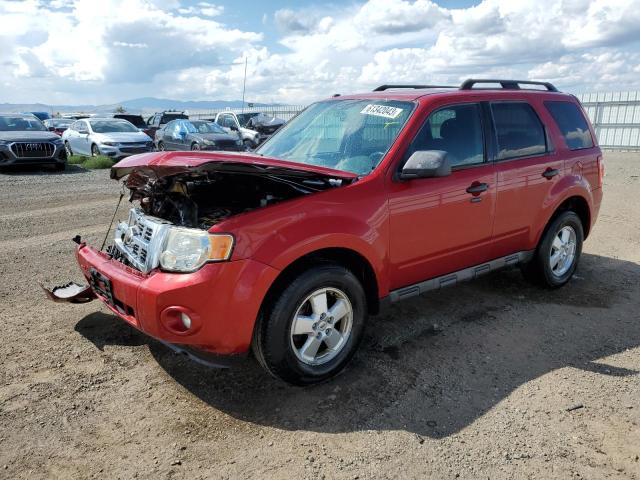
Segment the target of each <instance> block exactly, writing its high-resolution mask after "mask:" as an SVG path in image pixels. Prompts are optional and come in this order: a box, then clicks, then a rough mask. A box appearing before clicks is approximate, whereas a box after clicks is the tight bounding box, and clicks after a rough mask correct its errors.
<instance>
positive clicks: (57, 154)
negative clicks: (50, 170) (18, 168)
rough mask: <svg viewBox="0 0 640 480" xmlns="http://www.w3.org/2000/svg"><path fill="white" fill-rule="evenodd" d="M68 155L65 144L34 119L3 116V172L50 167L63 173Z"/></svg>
mask: <svg viewBox="0 0 640 480" xmlns="http://www.w3.org/2000/svg"><path fill="white" fill-rule="evenodd" d="M66 164H67V154H66V152H65V149H64V146H63V144H62V140H61V139H60V137H59V136H58V135H56V134H55V133H53V132H50V131H49V130H48V129H47V128H46V127H45V126H44V124H43V123H42V122H41V121H40V120H39V119H38V118H37V117H35V116H34V115H31V114H24V113H0V168H4V167H8V166H13V165H51V166H53V167H55V169H56V170H64V169H65V166H66Z"/></svg>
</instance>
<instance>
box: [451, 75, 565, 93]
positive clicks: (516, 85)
mask: <svg viewBox="0 0 640 480" xmlns="http://www.w3.org/2000/svg"><path fill="white" fill-rule="evenodd" d="M476 83H499V84H500V86H501V87H502V88H504V89H505V90H520V85H541V86H543V87H545V88H546V89H547V90H548V91H549V92H557V91H558V89H557V88H556V87H555V86H554V85H553V84H552V83H549V82H534V81H533V80H497V79H493V80H492V79H478V78H469V79H467V80H465V81H464V82H462V85H460V90H471V89H473V87H474V85H475V84H476Z"/></svg>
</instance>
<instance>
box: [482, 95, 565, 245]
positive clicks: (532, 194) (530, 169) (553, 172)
mask: <svg viewBox="0 0 640 480" xmlns="http://www.w3.org/2000/svg"><path fill="white" fill-rule="evenodd" d="M536 107H537V108H538V109H536V108H534V105H533V104H532V103H530V102H528V101H526V100H513V101H512V100H509V101H496V102H490V111H491V115H492V118H493V124H492V126H493V130H494V131H493V133H494V135H495V141H496V145H497V152H496V166H497V174H498V185H497V187H498V188H497V199H496V215H495V222H494V225H495V226H494V232H493V237H494V254H493V256H494V257H501V256H504V255H508V254H511V253H515V252H519V251H524V250H533V249H534V248H535V247H536V242H537V237H538V234H539V230H540V220H541V218H542V217H543V215H542V214H543V211H544V208H545V207H546V206H547V205H546V204H547V203H548V200H549V199H550V198H551V196H552V190H553V188H554V185H556V184H557V183H558V182H559V181H560V178H561V177H562V175H563V174H564V168H563V167H564V165H563V162H562V159H561V156H560V155H559V154H558V152H557V150H556V149H555V148H554V146H553V145H552V141H551V138H552V137H551V135H550V133H549V130H548V128H547V126H546V125H545V124H544V123H543V121H542V120H541V115H540V113H542V114H543V115H542V116H543V117H546V115H544V113H545V112H540V110H539V108H540V106H539V104H536Z"/></svg>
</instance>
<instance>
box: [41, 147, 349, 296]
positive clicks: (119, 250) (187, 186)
mask: <svg viewBox="0 0 640 480" xmlns="http://www.w3.org/2000/svg"><path fill="white" fill-rule="evenodd" d="M111 177H112V178H113V179H117V180H119V179H122V178H125V180H124V185H125V187H126V188H127V189H128V191H129V201H130V202H131V204H132V207H131V209H130V210H129V216H128V219H127V220H126V221H121V222H119V223H117V224H116V228H115V235H114V237H113V243H112V244H111V245H109V246H108V247H107V249H106V252H105V253H106V258H107V259H111V260H115V261H117V262H120V263H122V264H124V265H126V266H127V267H130V268H132V269H134V270H136V271H138V272H141V273H142V274H149V273H150V272H152V271H153V270H156V269H158V268H159V269H161V270H163V271H169V272H180V273H187V272H194V271H196V270H198V269H199V268H200V267H202V266H203V265H204V264H205V263H207V262H220V261H227V260H230V258H231V255H232V252H233V248H234V241H235V239H234V236H233V235H232V233H222V232H219V230H220V231H224V226H221V227H220V228H213V227H215V226H216V225H220V224H221V223H222V222H224V221H225V220H226V219H228V218H230V217H234V216H237V215H241V214H244V213H247V212H251V211H253V210H256V209H261V208H266V207H269V206H271V205H274V204H277V203H280V202H284V201H287V200H291V199H295V198H297V197H300V196H304V195H309V194H313V193H317V192H322V191H325V190H328V189H333V188H338V187H341V186H344V185H347V184H349V183H352V182H353V181H355V180H356V178H357V176H356V175H354V174H351V173H348V172H342V171H337V170H331V169H325V168H321V167H313V166H309V165H304V166H298V165H296V164H292V163H290V162H282V161H278V160H274V159H265V158H262V157H259V156H257V155H237V156H234V155H233V154H213V155H207V154H199V156H198V157H193V156H185V154H184V153H183V152H174V153H164V154H160V153H156V154H145V155H137V156H134V157H130V158H129V159H126V160H123V161H121V162H119V163H118V164H117V165H115V166H114V167H113V168H112V171H111ZM79 248H83V244H81V246H80V247H79ZM88 279H89V280H90V281H91V278H88ZM91 283H92V285H91V287H89V286H86V287H83V286H81V285H78V284H75V283H70V284H67V285H63V286H60V287H56V288H54V289H52V290H46V289H45V290H46V292H47V296H48V297H49V298H50V299H52V300H54V301H57V302H65V301H66V302H71V303H84V302H88V301H91V300H92V299H93V298H96V295H95V292H96V291H98V292H99V293H101V292H102V290H103V289H102V288H100V289H98V290H96V285H93V282H91ZM100 298H104V296H103V295H100Z"/></svg>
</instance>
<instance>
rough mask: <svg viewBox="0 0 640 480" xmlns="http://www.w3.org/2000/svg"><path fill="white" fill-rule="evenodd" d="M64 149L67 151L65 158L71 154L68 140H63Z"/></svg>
mask: <svg viewBox="0 0 640 480" xmlns="http://www.w3.org/2000/svg"><path fill="white" fill-rule="evenodd" d="M64 149H65V150H66V151H67V158H68V157H70V156H71V155H73V150H71V145H69V142H64Z"/></svg>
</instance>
